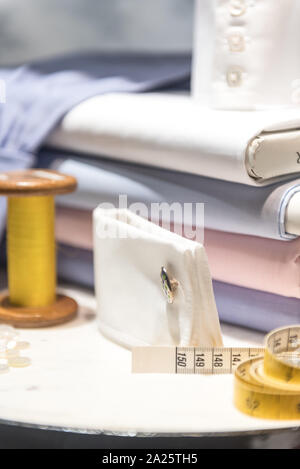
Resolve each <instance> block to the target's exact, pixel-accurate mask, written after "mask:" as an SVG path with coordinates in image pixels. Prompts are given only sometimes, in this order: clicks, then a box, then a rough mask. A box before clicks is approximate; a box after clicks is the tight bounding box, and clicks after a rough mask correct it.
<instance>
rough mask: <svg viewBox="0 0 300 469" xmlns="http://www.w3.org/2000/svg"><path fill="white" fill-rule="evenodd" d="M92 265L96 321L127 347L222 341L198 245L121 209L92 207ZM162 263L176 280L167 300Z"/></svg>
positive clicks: (204, 259) (215, 344)
mask: <svg viewBox="0 0 300 469" xmlns="http://www.w3.org/2000/svg"><path fill="white" fill-rule="evenodd" d="M108 233H109V235H108ZM113 235H114V236H113ZM94 265H95V290H96V298H97V309H98V319H99V327H100V330H101V331H102V333H103V334H104V335H106V336H108V337H109V338H111V339H112V340H114V341H116V342H118V343H119V344H121V345H123V346H125V347H129V348H131V347H134V346H140V345H181V346H189V345H191V346H197V345H199V346H200V345H201V346H203V347H218V346H221V345H222V336H221V331H220V324H219V318H218V313H217V309H216V304H215V299H214V295H213V289H212V281H211V276H210V272H209V268H208V263H207V257H206V254H205V250H204V247H203V246H202V245H200V244H198V243H195V242H192V241H189V240H186V239H183V238H181V237H180V236H177V235H175V234H173V233H170V232H169V231H167V230H164V229H162V228H160V227H158V226H156V225H154V224H152V223H150V222H148V221H146V220H144V219H142V218H140V217H138V216H137V215H134V214H133V213H131V212H129V211H127V210H114V209H113V210H104V209H102V208H97V209H95V211H94ZM162 266H164V267H165V268H166V269H167V272H168V274H169V276H170V278H172V277H173V278H175V279H176V280H177V281H178V282H179V285H178V289H177V291H176V293H175V299H174V302H173V304H170V303H168V302H167V299H166V297H165V296H164V293H163V291H162V285H161V278H160V273H161V267H162Z"/></svg>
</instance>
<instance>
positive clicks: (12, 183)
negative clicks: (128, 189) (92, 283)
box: [0, 169, 78, 328]
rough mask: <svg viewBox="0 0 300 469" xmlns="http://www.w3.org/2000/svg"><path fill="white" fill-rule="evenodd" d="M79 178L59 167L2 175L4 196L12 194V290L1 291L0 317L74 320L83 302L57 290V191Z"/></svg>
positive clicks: (43, 322)
mask: <svg viewBox="0 0 300 469" xmlns="http://www.w3.org/2000/svg"><path fill="white" fill-rule="evenodd" d="M76 185H77V182H76V179H75V178H73V177H71V176H66V175H63V174H60V173H58V172H56V171H46V170H39V169H36V170H27V171H17V172H8V173H1V174H0V195H6V196H7V197H8V204H7V205H8V208H7V212H8V213H7V259H8V261H7V262H8V266H7V267H8V286H9V293H7V292H3V293H2V294H0V322H4V323H7V324H11V325H14V326H15V327H24V328H25V327H46V326H54V325H57V324H61V323H64V322H67V321H69V320H71V319H73V318H74V317H75V315H76V312H77V308H78V306H77V303H76V302H75V301H74V300H73V299H72V298H69V297H67V296H64V295H60V294H56V255H55V234H54V226H55V204H54V196H55V195H57V194H66V193H68V192H72V191H74V190H75V188H76Z"/></svg>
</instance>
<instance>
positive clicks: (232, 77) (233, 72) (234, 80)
mask: <svg viewBox="0 0 300 469" xmlns="http://www.w3.org/2000/svg"><path fill="white" fill-rule="evenodd" d="M227 83H228V86H230V87H231V88H237V87H238V86H241V85H242V83H243V71H242V70H241V69H239V68H231V69H230V70H228V72H227Z"/></svg>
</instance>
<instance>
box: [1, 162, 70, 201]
mask: <svg viewBox="0 0 300 469" xmlns="http://www.w3.org/2000/svg"><path fill="white" fill-rule="evenodd" d="M76 187H77V181H76V179H75V178H74V177H73V176H68V175H66V174H62V173H59V172H57V171H52V170H48V169H28V170H24V171H9V172H6V173H0V195H7V196H14V197H29V196H43V195H58V194H67V193H69V192H73V191H74V190H75V189H76Z"/></svg>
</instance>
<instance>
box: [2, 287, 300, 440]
mask: <svg viewBox="0 0 300 469" xmlns="http://www.w3.org/2000/svg"><path fill="white" fill-rule="evenodd" d="M64 291H66V292H67V294H69V295H71V296H73V297H74V298H75V299H76V300H77V301H78V302H79V304H80V315H79V317H78V318H77V319H76V320H74V321H73V322H71V323H69V324H66V325H64V326H59V327H55V328H47V329H38V330H20V335H21V337H22V339H24V340H28V341H30V342H31V348H30V349H29V350H26V351H24V352H23V355H27V356H29V357H30V358H31V359H32V365H31V366H30V367H29V368H24V369H11V370H10V372H9V373H7V374H3V375H0V420H1V421H2V422H3V421H9V422H15V423H17V422H18V423H20V424H26V425H38V426H40V427H56V428H57V427H58V428H61V429H64V430H71V429H72V430H76V431H81V432H87V433H89V432H91V433H92V432H96V433H101V432H103V433H106V434H118V435H130V436H134V435H140V434H143V435H160V436H161V435H205V436H207V435H212V434H213V435H221V434H228V433H229V434H234V433H240V432H257V431H268V430H274V429H284V428H285V429H288V428H295V429H296V428H297V427H300V422H274V421H266V420H257V419H253V418H251V417H247V416H245V415H243V414H241V413H240V412H238V411H237V410H236V409H235V408H234V406H233V403H232V401H233V376H199V375H198V376H182V375H133V374H131V353H130V352H129V351H127V350H125V349H123V348H121V347H119V346H118V345H115V344H113V343H111V342H110V341H108V340H107V339H105V338H104V337H102V336H101V335H100V333H99V332H98V330H97V323H96V320H95V300H94V297H93V295H92V293H91V292H89V291H86V290H79V289H78V288H67V289H65V290H64ZM222 329H223V334H224V343H225V345H226V346H261V345H262V344H263V334H259V333H255V332H253V331H248V330H245V329H239V328H236V327H232V326H228V325H222Z"/></svg>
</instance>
